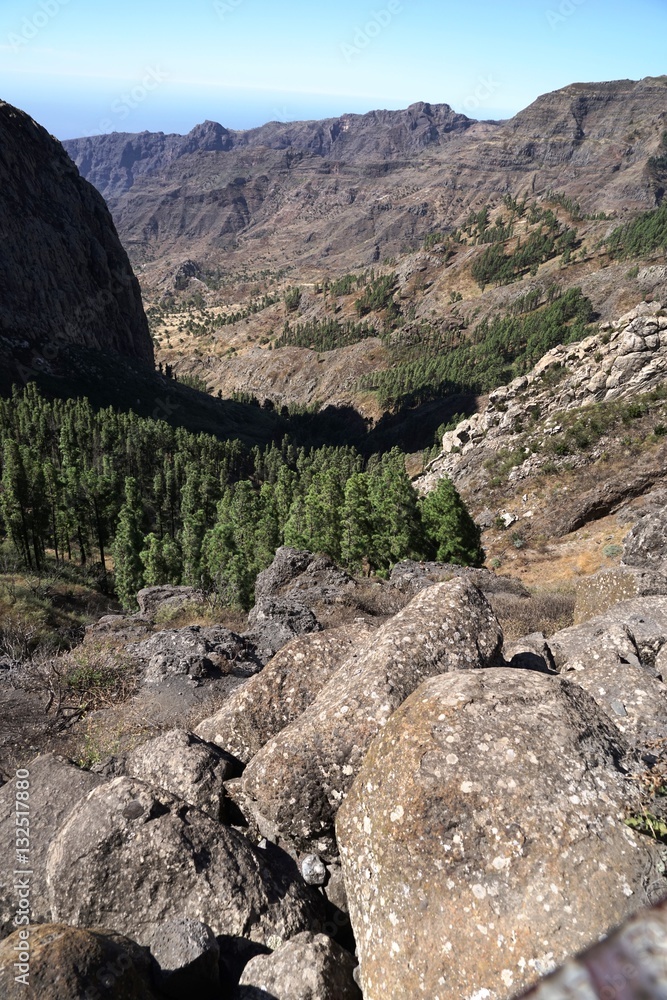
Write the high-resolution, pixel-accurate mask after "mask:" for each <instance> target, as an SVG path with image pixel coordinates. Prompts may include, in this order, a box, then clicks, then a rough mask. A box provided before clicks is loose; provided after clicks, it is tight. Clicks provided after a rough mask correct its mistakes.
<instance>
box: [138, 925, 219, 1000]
mask: <svg viewBox="0 0 667 1000" xmlns="http://www.w3.org/2000/svg"><path fill="white" fill-rule="evenodd" d="M144 937H145V940H146V943H147V945H148V946H149V947H150V950H151V954H152V955H153V958H154V959H155V960H156V962H157V964H158V966H159V967H160V971H159V973H158V975H157V976H156V977H155V978H156V981H157V983H158V985H159V988H160V990H161V992H162V993H164V995H165V997H172V998H173V1000H183V998H184V997H187V996H194V997H197V1000H219V997H220V945H219V944H218V939H217V938H216V936H215V934H214V933H213V931H212V930H211V928H210V927H208V926H207V925H206V924H202V923H200V922H199V921H198V920H188V919H187V918H181V919H178V920H166V921H164V922H162V923H159V924H153V925H151V926H149V927H147V928H146V931H145V934H144Z"/></svg>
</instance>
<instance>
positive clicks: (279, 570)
mask: <svg viewBox="0 0 667 1000" xmlns="http://www.w3.org/2000/svg"><path fill="white" fill-rule="evenodd" d="M354 589H355V582H354V580H353V579H352V577H351V576H350V575H349V573H346V572H345V570H343V569H341V568H340V567H339V566H336V564H335V563H334V562H333V560H331V559H330V558H329V557H328V556H324V555H313V553H312V552H304V551H299V550H297V549H291V548H288V547H287V546H283V547H282V548H280V549H278V551H277V552H276V554H275V556H274V559H273V562H272V563H271V565H270V566H269V567H268V569H265V570H264V571H263V572H262V573H260V574H259V576H258V577H257V582H256V584H255V599H256V601H257V602H260V601H263V600H268V599H275V598H277V597H283V598H288V599H292V600H296V601H299V602H300V603H301V604H305V605H306V607H309V608H313V607H317V606H318V605H326V604H334V603H338V602H340V601H341V600H343V599H344V597H345V596H346V595H348V594H349V593H350V592H351V591H353V590H354Z"/></svg>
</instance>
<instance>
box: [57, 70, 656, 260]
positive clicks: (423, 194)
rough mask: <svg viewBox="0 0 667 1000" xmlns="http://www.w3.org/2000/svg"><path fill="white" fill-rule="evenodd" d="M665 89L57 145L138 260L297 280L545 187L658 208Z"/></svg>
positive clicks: (636, 87) (594, 207) (582, 92)
mask: <svg viewBox="0 0 667 1000" xmlns="http://www.w3.org/2000/svg"><path fill="white" fill-rule="evenodd" d="M666 85H667V80H666V78H664V77H659V78H648V79H646V80H642V81H640V82H635V81H630V80H625V81H617V82H614V83H604V84H575V85H573V86H570V87H566V88H564V89H563V90H560V91H556V92H554V93H552V94H547V95H545V96H543V97H541V98H539V99H538V100H537V101H536V102H535V103H534V104H532V105H531V106H530V107H529V108H527V109H526V110H525V111H522V112H520V113H519V114H518V115H516V116H515V118H513V119H512V120H511V121H508V122H473V121H471V120H470V119H467V118H466V117H465V116H464V115H457V114H456V113H454V112H453V111H452V110H451V108H449V107H448V106H447V105H433V106H431V105H428V104H418V105H413V106H412V107H411V108H409V109H407V110H406V111H402V112H387V111H384V112H374V113H372V114H370V115H361V116H356V115H348V116H344V117H343V118H340V119H336V120H330V121H324V122H305V123H290V124H281V123H276V122H274V123H271V124H269V125H266V126H263V127H262V128H260V129H254V130H251V131H249V132H245V133H243V132H242V133H235V132H230V131H228V130H227V129H225V128H224V127H223V126H221V125H219V124H216V123H214V122H206V123H204V124H203V125H199V126H197V127H196V128H195V129H193V131H192V132H191V133H190V134H189V135H187V136H165V135H162V134H157V135H153V134H150V133H142V134H141V135H126V134H122V133H112V134H111V135H108V136H94V137H89V138H83V139H75V140H70V141H68V142H67V143H66V144H65V146H66V149H67V151H68V152H69V153H70V155H71V156H72V158H73V159H74V161H75V163H76V164H77V165H78V166H79V168H80V169H81V171H82V173H83V174H84V176H86V177H87V178H88V179H89V180H90V181H91V182H92V183H94V184H95V185H96V186H97V187H98V189H99V190H100V191H101V192H102V194H103V195H104V196H105V198H106V199H107V201H108V203H109V206H110V208H111V210H112V213H113V215H114V219H115V220H116V224H117V226H118V228H119V232H120V233H121V237H122V239H123V242H124V245H125V246H126V247H127V248H128V250H129V252H130V254H131V256H132V260H133V262H134V263H135V264H139V263H141V264H144V263H146V264H148V263H150V262H154V263H160V264H161V265H162V271H164V266H165V262H166V261H171V266H172V268H173V267H174V266H175V265H176V264H177V263H180V262H181V261H183V260H185V259H190V258H194V259H195V260H196V261H198V263H199V264H200V265H202V266H203V265H205V264H207V263H209V262H211V261H213V262H215V263H218V262H219V261H220V260H221V258H220V251H221V250H224V251H225V253H224V265H223V266H224V269H225V270H226V271H228V272H229V271H231V272H235V271H239V272H240V271H246V272H259V271H262V270H263V269H265V268H269V269H270V270H272V271H274V272H275V271H278V270H280V269H282V268H285V267H288V268H292V269H293V270H296V272H298V274H299V277H300V278H301V280H307V273H308V270H309V269H310V272H311V273H313V274H314V273H317V274H321V273H322V272H324V273H327V272H328V273H329V274H330V275H336V274H340V273H343V272H344V271H345V270H350V269H353V268H358V267H363V266H367V265H369V264H372V263H374V262H381V261H383V260H385V259H386V258H388V257H393V256H395V255H397V254H399V253H401V252H404V251H405V249H415V248H416V247H417V246H418V244H419V242H421V240H422V239H423V237H424V235H426V234H427V233H430V232H433V231H434V230H436V229H438V228H441V227H444V228H446V229H447V228H450V229H452V228H454V227H455V226H456V225H460V223H461V221H462V220H463V218H464V217H465V215H467V213H468V212H469V211H470V209H471V208H476V209H478V208H479V207H481V206H482V205H483V204H486V203H489V202H493V201H494V200H496V199H500V198H502V196H503V195H504V194H506V193H511V194H513V195H516V196H523V195H529V196H539V195H540V194H544V193H545V192H546V191H547V190H549V189H553V190H556V191H559V192H562V193H564V194H565V195H567V196H568V197H571V198H573V199H574V200H576V201H578V202H580V204H581V206H582V208H583V210H584V211H585V212H588V213H593V214H595V213H598V212H606V213H608V214H610V213H611V214H614V215H617V214H620V215H623V214H625V213H627V212H637V211H641V210H642V209H646V208H650V207H652V206H653V205H655V203H656V193H657V191H656V182H655V180H654V179H652V178H651V175H650V172H649V171H648V169H647V161H648V159H649V158H650V157H651V156H652V155H654V154H655V152H656V150H657V149H658V147H659V145H660V138H661V134H662V132H663V131H664V128H665V120H666V118H665V115H666V112H665V87H666ZM175 206H178V210H177V211H175V210H174V208H175ZM277 262H279V264H278V263H277ZM158 270H159V269H158ZM148 280H150V278H149V279H148Z"/></svg>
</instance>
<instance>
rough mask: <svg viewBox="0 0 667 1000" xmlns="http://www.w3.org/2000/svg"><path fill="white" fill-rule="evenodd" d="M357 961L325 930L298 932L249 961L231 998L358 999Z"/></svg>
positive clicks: (359, 993)
mask: <svg viewBox="0 0 667 1000" xmlns="http://www.w3.org/2000/svg"><path fill="white" fill-rule="evenodd" d="M356 964H357V963H356V962H355V960H354V959H353V958H352V956H351V955H350V954H349V952H347V951H345V950H344V949H343V948H341V947H340V945H338V944H336V943H335V941H332V940H331V938H328V937H327V936H326V935H325V934H311V933H308V932H305V933H303V934H297V935H296V937H294V938H292V940H291V941H288V942H287V944H284V945H283V946H282V948H279V949H278V950H277V951H275V952H274V953H273V954H272V955H258V956H257V958H253V959H251V961H250V962H248V964H247V966H246V967H245V969H244V972H243V975H242V976H241V980H240V983H239V987H238V989H237V990H236V991H235V993H234V994H233V1000H268V997H271V998H272V1000H361V992H360V990H359V988H358V986H357V985H356V983H355V981H354V969H355V967H356ZM390 995H391V994H387V996H390Z"/></svg>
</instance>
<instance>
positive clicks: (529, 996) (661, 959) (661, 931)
mask: <svg viewBox="0 0 667 1000" xmlns="http://www.w3.org/2000/svg"><path fill="white" fill-rule="evenodd" d="M666 984H667V903H663V904H662V905H661V906H656V907H654V908H653V909H651V910H642V911H641V913H638V914H637V915H636V916H634V917H631V918H630V919H629V920H626V922H625V923H624V924H623V925H622V926H621V927H620V928H619V929H618V930H617V931H615V932H614V933H613V934H611V935H610V936H609V937H608V938H606V939H605V940H604V941H601V942H600V943H599V944H596V945H593V947H592V948H589V949H588V950H587V951H585V952H583V954H581V955H579V956H578V957H577V958H572V959H569V960H568V961H567V962H565V964H564V965H563V966H561V968H560V969H558V971H557V972H554V973H553V974H552V975H551V976H549V977H548V978H547V979H544V980H542V982H540V983H538V984H537V986H535V987H534V988H533V989H532V990H530V991H529V992H528V993H526V994H524V996H525V998H526V1000H572V998H573V997H581V998H582V1000H583V998H584V997H590V998H591V1000H593V998H597V997H600V998H603V1000H607V998H609V1000H615V998H616V997H619V998H621V997H622V998H623V1000H659V998H660V1000H661V998H662V997H664V996H665V994H666V993H667V990H666V988H665V987H666Z"/></svg>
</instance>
